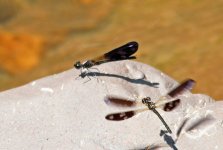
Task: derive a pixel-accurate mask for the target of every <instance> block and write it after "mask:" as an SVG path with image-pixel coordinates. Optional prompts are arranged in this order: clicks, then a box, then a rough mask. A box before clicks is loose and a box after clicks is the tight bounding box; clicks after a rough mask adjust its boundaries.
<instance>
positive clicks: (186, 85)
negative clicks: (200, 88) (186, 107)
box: [156, 79, 195, 111]
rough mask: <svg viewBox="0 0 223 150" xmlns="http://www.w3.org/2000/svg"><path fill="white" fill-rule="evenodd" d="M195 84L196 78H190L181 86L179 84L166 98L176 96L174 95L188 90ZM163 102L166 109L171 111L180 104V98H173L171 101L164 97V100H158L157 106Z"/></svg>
mask: <svg viewBox="0 0 223 150" xmlns="http://www.w3.org/2000/svg"><path fill="white" fill-rule="evenodd" d="M194 84H195V81H194V80H192V79H188V80H186V81H184V82H182V83H181V84H180V85H179V86H177V87H176V88H174V89H173V90H171V91H170V92H169V93H168V94H167V96H166V98H174V97H176V96H178V95H180V94H182V93H183V92H184V91H186V90H191V89H192V87H193V86H194ZM162 104H164V106H163V110H164V111H171V110H173V109H174V108H176V107H177V106H178V105H179V104H180V99H175V100H171V101H170V102H169V101H168V99H164V100H163V101H162V100H160V101H158V102H157V104H156V106H157V107H158V106H161V105H162Z"/></svg>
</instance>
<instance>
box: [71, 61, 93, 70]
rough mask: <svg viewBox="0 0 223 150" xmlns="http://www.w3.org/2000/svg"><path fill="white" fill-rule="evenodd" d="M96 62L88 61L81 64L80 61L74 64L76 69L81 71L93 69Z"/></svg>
mask: <svg viewBox="0 0 223 150" xmlns="http://www.w3.org/2000/svg"><path fill="white" fill-rule="evenodd" d="M94 64H95V63H94V62H93V61H92V60H87V61H86V62H84V63H81V62H80V61H78V62H76V63H75V64H74V67H75V68H76V69H80V68H91V67H92V66H94Z"/></svg>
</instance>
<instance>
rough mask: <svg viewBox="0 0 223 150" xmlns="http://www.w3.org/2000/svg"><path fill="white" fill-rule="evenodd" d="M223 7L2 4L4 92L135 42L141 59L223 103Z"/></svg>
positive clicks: (1, 0) (87, 1)
mask: <svg viewBox="0 0 223 150" xmlns="http://www.w3.org/2000/svg"><path fill="white" fill-rule="evenodd" d="M222 10H223V1H221V0H216V1H214V2H213V1H211V0H181V1H161V0H150V1H129V0H123V1H117V0H110V1H99V0H64V1H59V0H14V1H13V0H12V1H7V0H0V90H6V89H9V88H12V87H16V86H19V85H22V84H25V83H27V82H29V81H32V80H34V79H37V78H40V77H43V76H46V75H49V74H54V73H58V72H61V71H63V70H66V69H69V68H72V66H73V63H74V62H75V61H76V60H85V59H89V58H91V57H95V56H97V55H99V54H102V53H104V52H106V51H108V50H110V49H112V48H115V47H117V46H119V45H122V44H124V43H126V42H128V41H132V40H136V41H138V42H139V44H140V48H139V51H138V52H137V56H138V61H141V62H143V63H146V64H149V65H152V66H154V67H156V68H158V69H160V70H162V71H163V72H165V73H167V74H168V75H170V76H172V77H173V78H175V79H176V80H178V81H180V80H182V79H185V78H188V77H190V78H193V79H195V80H196V81H197V82H198V83H197V86H196V89H195V91H194V92H195V93H196V92H197V93H206V94H208V95H210V96H212V97H214V98H215V99H222V98H223V92H222V91H223V86H222V85H223V79H222V77H223V69H222V65H223V51H222V47H223V14H222Z"/></svg>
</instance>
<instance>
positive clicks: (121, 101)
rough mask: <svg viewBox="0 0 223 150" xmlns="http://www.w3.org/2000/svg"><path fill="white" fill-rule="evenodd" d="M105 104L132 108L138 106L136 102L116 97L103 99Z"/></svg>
mask: <svg viewBox="0 0 223 150" xmlns="http://www.w3.org/2000/svg"><path fill="white" fill-rule="evenodd" d="M105 103H106V104H107V105H113V106H121V107H133V106H136V104H138V102H136V101H129V100H126V99H122V98H117V97H107V98H106V99H105Z"/></svg>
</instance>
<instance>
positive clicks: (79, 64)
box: [74, 61, 81, 69]
mask: <svg viewBox="0 0 223 150" xmlns="http://www.w3.org/2000/svg"><path fill="white" fill-rule="evenodd" d="M74 67H75V68H76V69H80V68H81V62H80V61H78V62H76V63H75V64H74Z"/></svg>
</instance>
